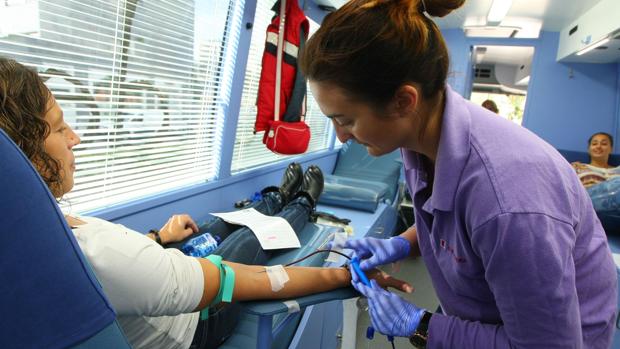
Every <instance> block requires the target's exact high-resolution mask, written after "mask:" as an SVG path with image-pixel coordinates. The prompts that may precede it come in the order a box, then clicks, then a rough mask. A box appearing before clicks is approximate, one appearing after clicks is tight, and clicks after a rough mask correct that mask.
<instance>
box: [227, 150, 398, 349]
mask: <svg viewBox="0 0 620 349" xmlns="http://www.w3.org/2000/svg"><path fill="white" fill-rule="evenodd" d="M400 174H401V162H400V153H399V152H398V151H395V152H393V153H390V154H387V155H384V156H382V157H378V158H375V157H372V156H370V155H368V153H367V152H366V149H365V148H364V147H363V146H361V145H359V144H357V143H351V142H349V143H346V144H344V145H343V146H342V148H341V149H340V151H339V154H338V160H337V162H336V165H335V169H334V172H333V173H332V174H331V175H325V186H324V190H323V193H322V194H321V197H320V199H319V205H318V206H317V210H318V211H324V212H327V213H330V214H334V215H336V216H338V217H341V218H346V219H350V220H351V223H350V225H351V226H352V227H353V229H352V230H353V234H352V235H351V236H349V238H359V237H362V236H374V237H381V238H385V237H389V236H392V235H393V233H394V232H395V228H396V222H397V218H398V214H397V209H398V203H399V202H400V198H401V196H402V192H403V190H402V189H403V184H402V183H401V182H400V181H399V178H400ZM339 230H341V228H336V227H332V226H327V225H321V224H308V225H306V228H305V229H304V230H303V231H302V232H300V233H299V234H298V236H299V239H300V242H301V245H302V248H300V249H295V250H286V251H283V252H282V253H280V254H277V255H276V256H275V257H273V258H272V259H271V260H270V261H269V263H268V264H269V265H277V264H287V263H289V262H291V261H293V260H296V259H298V258H300V257H303V256H306V255H307V254H309V253H311V252H313V251H315V250H317V249H319V248H321V247H322V246H324V245H325V243H326V242H327V241H329V240H331V237H332V235H333V234H334V233H335V232H337V231H339ZM325 258H327V255H326V254H317V255H315V256H313V257H311V258H308V259H306V260H304V261H303V262H301V263H299V264H297V265H301V266H323V265H326V264H327V263H326V262H325ZM336 264H337V263H336ZM358 296H359V294H358V293H357V292H356V291H355V290H354V289H353V288H351V287H348V288H342V289H339V290H335V291H330V292H324V293H321V294H316V295H311V296H306V297H301V298H297V299H293V300H285V301H260V302H247V303H244V315H243V316H242V318H241V320H240V323H239V324H238V326H237V328H236V329H235V333H234V334H233V335H232V336H231V337H230V338H228V340H227V341H226V342H225V343H224V344H223V345H221V346H220V348H221V349H222V348H223V349H233V348H239V349H241V348H244V349H245V348H252V347H256V348H261V349H281V348H295V349H302V348H336V347H338V346H339V345H338V344H339V343H338V342H339V341H340V340H341V338H342V335H343V331H344V329H343V326H344V325H343V302H342V300H344V299H349V298H354V297H358Z"/></svg>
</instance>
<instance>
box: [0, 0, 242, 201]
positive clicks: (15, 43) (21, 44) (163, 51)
mask: <svg viewBox="0 0 620 349" xmlns="http://www.w3.org/2000/svg"><path fill="white" fill-rule="evenodd" d="M243 6H244V0H148V1H143V0H142V1H141V0H39V1H33V0H4V1H2V2H0V18H1V19H2V21H3V22H2V25H1V26H0V54H1V55H3V56H5V57H10V58H13V59H15V60H17V61H18V62H21V63H23V64H26V65H28V66H31V67H34V68H36V69H37V70H38V71H39V72H40V75H41V77H42V78H43V79H44V80H45V82H46V84H47V86H48V87H49V88H50V90H51V91H52V92H53V93H54V95H55V96H56V99H57V101H58V102H59V104H60V106H61V107H62V108H63V110H64V115H65V120H66V121H67V123H69V124H70V125H71V126H72V127H73V128H74V129H75V130H76V131H77V133H78V134H79V135H80V136H81V138H82V144H81V145H79V146H77V147H75V148H74V152H75V155H76V167H77V172H76V174H75V186H74V190H73V191H72V192H71V193H70V194H69V195H67V196H66V198H67V199H68V200H67V201H68V202H69V204H70V206H71V207H72V210H74V211H85V210H89V209H94V208H101V207H105V206H109V205H112V204H115V203H119V202H125V201H128V200H132V199H136V198H139V197H143V196H146V195H152V194H155V193H160V192H163V191H166V190H171V189H175V188H179V187H182V186H187V185H191V184H196V183H201V182H204V181H208V180H210V179H213V178H214V177H215V176H216V174H217V171H218V165H219V154H220V146H221V135H220V133H221V130H222V128H223V127H222V126H223V125H222V124H223V122H224V114H223V111H224V110H225V108H226V106H227V104H228V101H229V97H230V92H231V91H230V88H231V80H232V72H233V64H234V56H235V55H236V50H237V44H238V37H239V33H240V28H241V21H242V12H243ZM25 19H27V20H25ZM7 20H8V21H13V23H11V22H8V23H7Z"/></svg>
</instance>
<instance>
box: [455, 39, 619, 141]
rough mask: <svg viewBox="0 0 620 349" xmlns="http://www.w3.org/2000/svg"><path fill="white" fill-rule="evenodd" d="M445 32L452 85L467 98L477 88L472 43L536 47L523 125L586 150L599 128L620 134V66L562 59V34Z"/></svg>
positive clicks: (544, 137) (546, 136)
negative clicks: (508, 36)
mask: <svg viewBox="0 0 620 349" xmlns="http://www.w3.org/2000/svg"><path fill="white" fill-rule="evenodd" d="M443 34H444V38H445V39H446V44H447V45H448V49H449V50H450V56H451V59H452V62H451V70H452V72H451V77H450V80H449V83H450V84H451V85H452V86H453V87H454V89H455V90H456V91H458V92H459V93H461V94H463V95H464V96H468V88H469V87H470V86H471V81H467V79H468V77H467V73H468V69H470V68H469V67H470V64H471V62H470V60H471V58H470V54H469V48H470V47H471V46H473V45H508V46H533V47H534V49H535V52H534V58H533V61H532V76H531V79H530V85H529V88H528V96H527V102H526V106H525V113H524V117H523V126H524V127H527V128H528V129H530V130H532V131H533V132H535V133H536V134H538V135H539V136H540V137H542V138H543V139H545V140H546V141H547V142H549V143H551V144H552V145H553V146H555V147H556V148H559V149H566V150H576V151H585V150H586V143H587V139H588V138H589V136H590V135H591V134H592V133H594V132H598V131H603V132H608V133H610V134H615V135H620V130H619V129H618V127H619V126H618V122H617V120H618V119H619V118H620V109H619V108H620V106H619V105H618V104H619V103H620V102H619V100H620V96H619V93H620V92H618V86H619V85H618V84H619V81H620V72H619V71H618V70H619V69H620V68H619V66H620V65H619V64H616V63H614V64H577V63H558V62H556V54H557V48H558V44H559V33H557V32H542V33H541V36H540V37H539V38H538V39H482V38H467V37H466V36H465V35H464V34H463V32H462V30H460V29H450V30H445V31H443ZM619 139H620V138H619ZM616 149H618V148H616Z"/></svg>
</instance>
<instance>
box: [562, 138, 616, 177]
mask: <svg viewBox="0 0 620 349" xmlns="http://www.w3.org/2000/svg"><path fill="white" fill-rule="evenodd" d="M613 146H614V139H613V137H612V136H611V135H610V134H608V133H605V132H597V133H595V134H593V135H592V136H590V139H589V140H588V154H589V155H590V163H589V164H584V163H581V162H578V161H576V162H573V163H572V165H573V168H575V171H576V172H577V175H578V176H579V179H580V180H581V183H582V184H583V186H584V187H586V188H589V187H591V186H593V185H595V184H598V183H601V182H604V181H606V180H608V179H610V178H613V177H617V176H619V175H620V169H619V168H616V167H613V166H612V165H610V164H609V155H611V151H612V149H613Z"/></svg>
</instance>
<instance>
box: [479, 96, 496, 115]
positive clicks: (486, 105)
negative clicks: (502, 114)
mask: <svg viewBox="0 0 620 349" xmlns="http://www.w3.org/2000/svg"><path fill="white" fill-rule="evenodd" d="M482 107H483V108H486V109H489V110H490V111H492V112H494V113H495V114H499V109H498V108H497V104H495V102H493V101H492V100H490V99H487V100H485V101H484V102H482Z"/></svg>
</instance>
